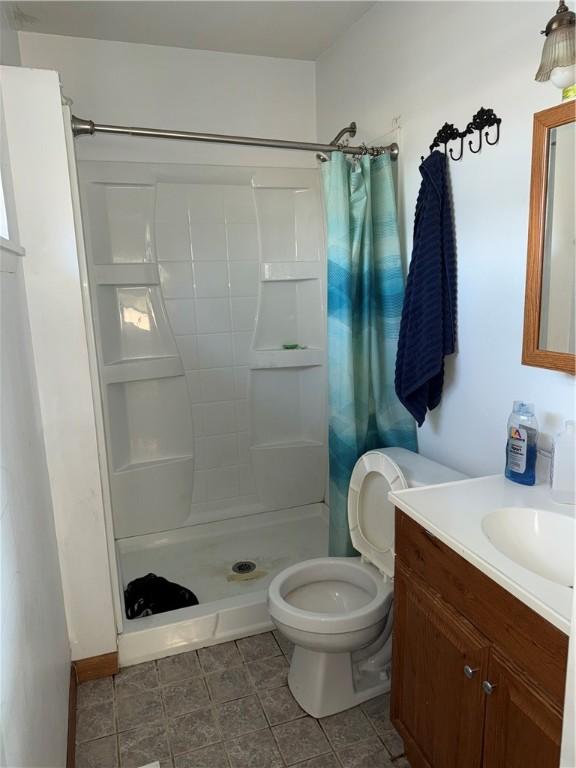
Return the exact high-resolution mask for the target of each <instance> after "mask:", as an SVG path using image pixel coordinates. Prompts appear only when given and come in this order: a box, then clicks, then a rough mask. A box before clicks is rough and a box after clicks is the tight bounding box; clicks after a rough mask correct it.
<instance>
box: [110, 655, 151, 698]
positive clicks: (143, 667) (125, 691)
mask: <svg viewBox="0 0 576 768" xmlns="http://www.w3.org/2000/svg"><path fill="white" fill-rule="evenodd" d="M114 686H115V688H116V695H117V696H130V695H133V694H138V693H141V692H142V691H148V690H150V688H157V687H158V674H157V671H156V664H155V663H154V662H153V661H146V662H144V664H135V665H134V666H133V667H124V668H123V669H121V670H120V672H118V674H117V675H115V677H114Z"/></svg>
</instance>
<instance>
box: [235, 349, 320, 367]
mask: <svg viewBox="0 0 576 768" xmlns="http://www.w3.org/2000/svg"><path fill="white" fill-rule="evenodd" d="M323 364H324V352H323V351H322V350H321V349H317V348H311V349H261V350H259V349H255V350H252V352H251V354H250V368H251V369H252V370H260V369H263V368H311V367H314V366H318V365H323Z"/></svg>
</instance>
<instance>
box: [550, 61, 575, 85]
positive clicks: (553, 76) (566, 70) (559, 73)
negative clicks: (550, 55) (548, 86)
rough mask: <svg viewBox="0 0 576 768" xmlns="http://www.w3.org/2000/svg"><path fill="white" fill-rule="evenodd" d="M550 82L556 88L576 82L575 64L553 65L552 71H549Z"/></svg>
mask: <svg viewBox="0 0 576 768" xmlns="http://www.w3.org/2000/svg"><path fill="white" fill-rule="evenodd" d="M550 82H551V83H553V84H554V85H555V86H556V88H561V89H564V88H568V86H569V85H574V83H576V64H572V66H571V67H554V69H553V70H552V72H550Z"/></svg>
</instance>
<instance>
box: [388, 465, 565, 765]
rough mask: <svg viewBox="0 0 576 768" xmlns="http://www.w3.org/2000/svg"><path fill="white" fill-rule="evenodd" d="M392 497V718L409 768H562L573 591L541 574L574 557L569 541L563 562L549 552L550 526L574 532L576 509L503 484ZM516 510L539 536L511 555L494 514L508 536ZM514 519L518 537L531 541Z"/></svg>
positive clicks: (476, 483) (561, 550) (496, 480)
mask: <svg viewBox="0 0 576 768" xmlns="http://www.w3.org/2000/svg"><path fill="white" fill-rule="evenodd" d="M390 499H391V501H392V502H393V503H394V504H395V505H396V534H395V540H396V547H395V550H396V564H395V630H394V631H395V636H394V658H393V671H392V704H391V712H392V720H393V722H394V725H395V726H396V728H397V729H398V731H399V732H400V734H401V735H402V737H403V738H404V742H405V746H406V754H407V756H408V758H409V760H410V763H411V765H412V767H413V768H464V766H465V767H466V768H558V765H559V759H560V743H561V733H562V710H563V703H564V688H565V680H566V662H567V653H568V633H569V631H570V615H571V599H572V589H571V588H570V586H569V585H568V584H566V583H558V581H561V580H562V579H564V580H565V581H566V579H565V576H566V574H565V572H561V573H559V574H558V573H556V572H554V571H552V573H548V576H549V578H543V576H542V575H540V574H541V571H542V569H544V570H546V568H547V563H548V562H549V561H550V560H552V561H553V560H554V559H557V560H558V561H562V557H564V559H565V560H570V558H573V551H572V547H573V536H572V537H570V536H568V541H564V542H562V541H558V542H557V553H558V557H557V558H554V557H552V558H550V557H549V556H548V555H549V554H550V553H548V552H546V551H545V550H546V547H550V546H551V545H553V544H554V540H553V535H552V536H550V532H549V531H548V530H547V529H548V523H549V521H551V523H550V525H552V526H553V525H554V524H556V523H557V522H559V523H560V525H561V526H565V527H564V528H562V527H561V528H560V529H559V530H562V531H564V532H566V531H567V532H568V533H570V532H572V533H573V528H572V526H573V525H574V518H573V508H570V507H564V505H558V504H554V503H553V502H551V501H550V500H549V494H548V493H547V489H544V488H538V487H535V488H530V489H526V488H520V487H517V486H515V485H514V484H513V483H510V482H508V481H506V480H505V479H504V478H502V477H500V476H495V477H488V478H479V479H475V480H468V481H464V482H460V483H448V484H445V485H441V486H436V487H434V488H428V489H427V488H424V489H410V490H407V491H401V492H398V493H392V494H390ZM512 509H513V510H516V511H517V512H518V513H519V514H520V515H521V514H522V513H524V514H525V520H526V526H530V525H532V526H533V527H534V531H535V536H533V537H532V539H531V540H529V543H527V544H526V546H525V547H522V545H521V544H520V545H518V552H516V551H513V550H507V549H506V547H507V546H508V545H509V544H510V542H512V545H511V546H513V543H514V541H515V539H512V538H510V540H509V542H508V544H507V542H506V540H505V535H504V536H503V537H501V538H498V526H496V527H494V524H493V521H494V513H495V511H497V512H498V515H497V516H496V517H497V518H498V516H499V515H500V514H501V513H503V514H502V518H503V523H502V525H503V526H504V527H505V526H506V525H507V524H508V522H507V520H506V515H507V513H508V511H509V510H512ZM538 514H540V515H541V519H538V520H536V523H535V520H534V516H535V515H536V516H537V515H538ZM491 515H492V518H490V516H491ZM550 515H552V516H551V517H550ZM556 515H559V516H561V519H560V518H557V517H555V516H556ZM487 521H488V524H487ZM543 521H544V522H543ZM516 522H517V525H518V536H517V540H519V541H520V542H522V541H524V540H526V539H527V538H528V539H530V537H523V536H522V520H521V518H520V520H518V521H516ZM490 523H491V524H492V527H491V525H490ZM553 533H554V532H553ZM542 534H544V537H543V538H542ZM489 536H490V537H491V538H489ZM539 536H540V537H541V538H540V539H539V538H538V537H539ZM491 539H492V540H491ZM539 548H540V551H539ZM566 548H567V549H566ZM502 549H504V550H505V551H506V552H507V554H504V552H503V551H501V550H502ZM527 550H530V551H529V552H527ZM510 554H512V555H513V556H514V558H515V560H514V559H512V557H510ZM522 557H524V565H519V564H518V560H519V559H520V560H521V559H522ZM527 565H528V566H530V567H533V568H536V569H539V571H538V572H533V571H532V570H530V569H529V567H526V566H527ZM553 567H554V566H553ZM553 578H555V579H557V580H556V581H554V580H552V579H553ZM569 578H571V577H569Z"/></svg>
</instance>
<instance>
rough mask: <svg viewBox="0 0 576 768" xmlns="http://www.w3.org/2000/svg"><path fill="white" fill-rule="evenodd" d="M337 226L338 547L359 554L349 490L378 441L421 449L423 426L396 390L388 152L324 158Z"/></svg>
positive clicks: (333, 464)
mask: <svg viewBox="0 0 576 768" xmlns="http://www.w3.org/2000/svg"><path fill="white" fill-rule="evenodd" d="M322 177H323V183H324V201H325V207H326V220H327V231H328V380H329V387H328V388H329V398H330V415H329V454H330V500H329V501H330V554H331V555H337V556H345V555H353V554H356V553H355V550H354V548H353V547H352V543H351V541H350V536H349V530H348V515H347V495H348V483H349V480H350V475H351V473H352V470H353V468H354V464H355V463H356V461H357V459H358V458H359V457H360V456H361V455H362V454H363V453H365V452H366V451H369V450H370V449H372V448H383V447H389V446H401V447H403V448H409V449H410V450H414V451H415V450H417V440H416V428H415V423H414V420H413V419H412V417H411V416H410V414H409V413H408V412H407V411H406V410H405V409H404V407H403V406H402V405H401V404H400V402H399V400H398V399H397V397H396V393H395V391H394V366H395V360H396V346H397V344H398V333H399V329H400V316H401V313H402V300H403V296H404V276H403V273H402V265H401V261H400V246H399V240H398V222H397V217H396V201H395V196H394V181H393V178H392V167H391V162H390V158H389V156H388V155H381V156H380V157H376V158H371V157H369V156H367V155H364V156H363V157H362V158H361V159H360V160H354V161H352V162H349V161H348V160H347V159H346V158H345V156H344V155H343V154H342V153H341V152H333V153H332V158H331V160H330V161H328V162H325V163H323V165H322Z"/></svg>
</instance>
